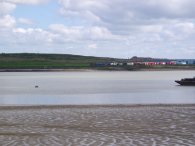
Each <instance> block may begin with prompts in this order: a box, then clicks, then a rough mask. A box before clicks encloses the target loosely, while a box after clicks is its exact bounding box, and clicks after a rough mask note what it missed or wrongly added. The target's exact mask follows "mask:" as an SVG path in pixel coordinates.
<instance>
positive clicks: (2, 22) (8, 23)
mask: <svg viewBox="0 0 195 146" xmlns="http://www.w3.org/2000/svg"><path fill="white" fill-rule="evenodd" d="M15 24H16V20H15V18H14V17H12V16H10V15H5V16H2V17H0V29H4V28H12V27H14V26H15Z"/></svg>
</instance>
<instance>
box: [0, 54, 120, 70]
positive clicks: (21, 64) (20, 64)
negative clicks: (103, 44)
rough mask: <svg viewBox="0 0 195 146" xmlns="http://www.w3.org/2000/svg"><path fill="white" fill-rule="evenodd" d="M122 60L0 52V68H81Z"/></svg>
mask: <svg viewBox="0 0 195 146" xmlns="http://www.w3.org/2000/svg"><path fill="white" fill-rule="evenodd" d="M112 61H122V59H115V58H106V57H93V56H80V55H70V54H35V53H18V54H5V53H2V54H0V69H69V68H71V69H74V68H75V69H77V68H78V69H80V68H81V69H82V68H91V67H92V64H94V63H97V62H98V63H101V62H112Z"/></svg>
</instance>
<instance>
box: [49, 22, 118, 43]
mask: <svg viewBox="0 0 195 146" xmlns="http://www.w3.org/2000/svg"><path fill="white" fill-rule="evenodd" d="M49 28H50V30H51V31H52V32H53V33H56V34H59V35H60V37H63V38H64V40H69V41H76V40H110V39H117V37H116V36H114V35H113V34H112V33H111V32H110V31H109V30H108V29H107V28H104V27H98V26H93V27H66V26H64V25H63V24H52V25H50V27H49Z"/></svg>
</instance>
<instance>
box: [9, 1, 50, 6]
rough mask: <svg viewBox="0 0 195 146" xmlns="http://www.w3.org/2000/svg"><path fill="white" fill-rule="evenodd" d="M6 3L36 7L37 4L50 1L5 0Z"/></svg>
mask: <svg viewBox="0 0 195 146" xmlns="http://www.w3.org/2000/svg"><path fill="white" fill-rule="evenodd" d="M5 1H7V2H10V3H14V4H32V5H36V4H41V3H46V2H48V1H49V0H5Z"/></svg>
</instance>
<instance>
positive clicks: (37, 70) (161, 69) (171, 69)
mask: <svg viewBox="0 0 195 146" xmlns="http://www.w3.org/2000/svg"><path fill="white" fill-rule="evenodd" d="M183 70H184V71H185V70H186V71H190V70H193V71H194V70H195V68H147V69H145V68H140V69H133V70H128V69H101V68H99V69H93V68H91V69H90V68H89V69H0V72H73V71H74V72H91V71H183Z"/></svg>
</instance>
